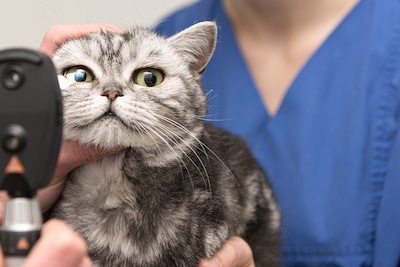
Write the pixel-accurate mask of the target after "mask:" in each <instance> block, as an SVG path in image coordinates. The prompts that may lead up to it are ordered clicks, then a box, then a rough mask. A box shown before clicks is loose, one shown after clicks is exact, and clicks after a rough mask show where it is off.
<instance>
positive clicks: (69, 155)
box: [57, 140, 125, 174]
mask: <svg viewBox="0 0 400 267" xmlns="http://www.w3.org/2000/svg"><path fill="white" fill-rule="evenodd" d="M124 149H125V148H124V147H115V148H113V149H110V150H106V149H105V148H102V147H100V146H96V145H88V144H81V143H79V142H77V141H72V140H65V141H64V142H63V144H62V147H61V152H60V155H59V158H58V165H57V166H58V167H59V168H62V169H64V170H65V172H66V174H67V173H68V172H70V171H71V170H72V169H74V168H76V167H78V166H80V165H82V164H84V163H87V162H92V161H96V160H98V159H101V158H103V157H105V156H109V155H113V154H116V153H118V152H121V151H123V150H124Z"/></svg>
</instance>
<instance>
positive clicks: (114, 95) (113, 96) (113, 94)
mask: <svg viewBox="0 0 400 267" xmlns="http://www.w3.org/2000/svg"><path fill="white" fill-rule="evenodd" d="M120 95H121V94H120V93H119V92H116V91H107V92H105V93H104V96H107V97H108V99H110V100H111V101H113V100H115V99H116V98H117V96H120Z"/></svg>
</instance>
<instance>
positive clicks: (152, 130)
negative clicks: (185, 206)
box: [142, 124, 200, 188]
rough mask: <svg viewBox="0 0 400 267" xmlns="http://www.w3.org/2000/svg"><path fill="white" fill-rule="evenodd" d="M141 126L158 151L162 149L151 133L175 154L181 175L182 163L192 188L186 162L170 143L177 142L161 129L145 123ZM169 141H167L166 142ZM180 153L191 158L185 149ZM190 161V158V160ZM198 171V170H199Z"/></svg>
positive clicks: (191, 180) (176, 144) (174, 143)
mask: <svg viewBox="0 0 400 267" xmlns="http://www.w3.org/2000/svg"><path fill="white" fill-rule="evenodd" d="M142 127H143V128H144V129H146V132H148V134H149V136H150V137H151V138H152V139H153V140H154V142H155V143H156V145H157V147H158V149H159V151H160V152H162V149H161V148H160V147H159V145H158V142H157V141H156V140H155V139H154V137H153V136H152V133H153V134H154V135H156V136H157V137H158V138H159V139H160V140H161V141H162V142H163V143H164V144H165V145H166V146H167V147H168V149H169V150H170V151H171V152H172V153H174V154H175V155H176V159H177V160H178V164H179V167H180V170H181V173H182V177H184V175H183V169H182V165H183V167H184V168H185V169H186V172H187V173H188V174H189V178H190V182H191V184H192V188H194V185H193V179H192V176H191V173H190V171H189V168H188V167H187V165H186V163H185V162H184V161H183V160H182V159H181V156H180V155H179V154H178V153H177V152H176V151H175V149H174V147H173V146H172V145H171V144H170V143H172V144H173V145H175V146H176V147H179V145H178V143H176V141H174V140H172V139H171V138H169V137H168V136H166V135H165V132H163V131H158V129H155V128H154V127H152V126H150V125H147V124H144V125H143V124H142ZM165 138H167V139H168V140H165ZM168 141H169V142H168ZM181 152H182V154H184V155H185V156H186V157H187V158H189V159H190V160H191V158H190V157H189V155H187V154H186V152H185V151H183V150H181ZM191 161H192V160H191ZM192 163H193V164H194V165H195V163H194V162H193V161H192ZM198 170H199V169H198ZM199 172H200V171H199Z"/></svg>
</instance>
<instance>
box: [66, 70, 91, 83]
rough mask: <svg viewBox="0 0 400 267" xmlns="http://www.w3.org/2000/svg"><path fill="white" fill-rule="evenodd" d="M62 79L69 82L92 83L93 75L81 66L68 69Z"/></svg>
mask: <svg viewBox="0 0 400 267" xmlns="http://www.w3.org/2000/svg"><path fill="white" fill-rule="evenodd" d="M64 77H65V78H66V79H67V80H69V81H71V82H77V83H81V82H93V81H94V76H93V74H92V73H91V72H90V71H89V70H88V69H87V68H85V67H83V66H77V67H72V68H68V69H66V70H65V71H64Z"/></svg>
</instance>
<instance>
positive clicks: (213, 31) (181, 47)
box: [168, 21, 217, 73]
mask: <svg viewBox="0 0 400 267" xmlns="http://www.w3.org/2000/svg"><path fill="white" fill-rule="evenodd" d="M168 40H169V41H170V42H172V44H173V45H174V47H175V48H176V49H177V50H178V51H179V52H180V53H181V54H182V55H183V56H184V58H185V60H186V61H188V63H189V64H190V68H191V69H192V70H193V71H196V72H198V73H202V72H203V71H204V69H205V67H206V65H207V63H208V62H209V61H210V59H211V57H212V55H213V53H214V50H215V46H216V43H217V24H216V23H215V22H213V21H204V22H199V23H196V24H194V25H193V26H191V27H189V28H187V29H185V30H183V31H181V32H179V33H177V34H175V35H173V36H172V37H170V38H169V39H168Z"/></svg>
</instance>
